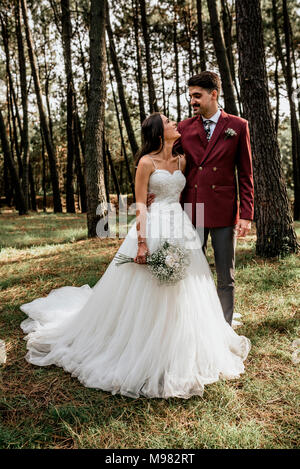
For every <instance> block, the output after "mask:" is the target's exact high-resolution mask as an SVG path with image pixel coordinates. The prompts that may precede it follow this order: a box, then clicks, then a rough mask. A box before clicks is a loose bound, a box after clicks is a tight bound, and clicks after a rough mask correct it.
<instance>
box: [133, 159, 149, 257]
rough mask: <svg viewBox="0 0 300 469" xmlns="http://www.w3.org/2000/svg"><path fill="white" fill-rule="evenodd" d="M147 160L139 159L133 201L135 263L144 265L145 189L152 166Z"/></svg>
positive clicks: (146, 252) (145, 246)
mask: <svg viewBox="0 0 300 469" xmlns="http://www.w3.org/2000/svg"><path fill="white" fill-rule="evenodd" d="M149 163H150V164H151V162H149V161H148V160H147V158H144V157H143V158H141V160H140V162H139V164H138V167H137V170H136V175H135V200H136V230H137V238H138V251H137V255H136V257H135V259H134V260H135V262H137V263H139V264H145V263H146V256H147V254H148V252H149V251H148V246H147V239H146V227H147V205H146V202H147V189H148V181H149V177H150V174H151V170H152V164H151V166H150V164H149Z"/></svg>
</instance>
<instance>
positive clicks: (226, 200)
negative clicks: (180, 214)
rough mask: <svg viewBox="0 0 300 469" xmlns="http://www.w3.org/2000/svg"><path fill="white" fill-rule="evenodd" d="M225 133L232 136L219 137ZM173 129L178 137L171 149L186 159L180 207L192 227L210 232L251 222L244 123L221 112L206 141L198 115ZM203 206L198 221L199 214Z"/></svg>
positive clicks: (250, 172)
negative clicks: (230, 133) (240, 222)
mask: <svg viewBox="0 0 300 469" xmlns="http://www.w3.org/2000/svg"><path fill="white" fill-rule="evenodd" d="M227 129H233V130H234V131H235V132H236V135H235V136H232V137H227V138H225V137H226V134H225V131H226V130H227ZM178 131H179V133H180V134H181V137H180V139H179V140H177V141H176V142H175V145H174V150H175V152H183V153H184V154H185V156H186V161H187V165H186V171H185V176H186V186H185V188H184V190H183V191H182V193H181V197H180V203H181V205H182V207H183V208H185V209H186V211H187V212H188V213H189V215H190V217H191V219H192V222H193V225H194V226H195V227H198V226H205V227H208V228H214V227H222V226H233V225H235V224H236V223H237V222H238V220H239V218H243V219H246V220H253V214H254V209H253V206H254V203H253V202H254V187H253V170H252V157H251V147H250V136H249V128H248V121H246V120H245V119H243V118H241V117H237V116H234V115H232V114H227V113H226V112H225V111H224V110H223V109H221V115H220V117H219V120H218V122H217V124H216V126H215V129H214V132H213V134H212V136H211V138H210V140H209V142H208V140H207V138H206V133H205V129H204V126H203V122H202V118H201V116H196V117H192V118H190V119H186V120H184V121H182V122H180V123H179V124H178ZM236 170H237V178H236V175H235V171H236ZM236 179H238V184H237V180H236ZM238 192H239V201H238ZM197 203H198V204H197ZM185 204H189V205H185ZM199 204H203V205H199ZM187 208H188V209H187ZM203 208H204V221H203V216H201V215H199V214H200V213H201V210H202V209H203ZM196 210H197V211H198V214H197V215H196ZM199 210H200V212H199ZM202 213H203V210H202Z"/></svg>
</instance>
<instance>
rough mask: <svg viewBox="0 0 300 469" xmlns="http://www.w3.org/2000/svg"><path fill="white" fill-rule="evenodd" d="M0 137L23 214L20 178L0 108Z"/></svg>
mask: <svg viewBox="0 0 300 469" xmlns="http://www.w3.org/2000/svg"><path fill="white" fill-rule="evenodd" d="M0 139H1V145H2V151H3V153H4V157H5V158H6V161H7V163H8V168H9V171H10V175H11V181H12V185H13V189H14V191H15V197H16V206H17V207H18V211H19V215H25V214H26V212H27V209H26V203H25V197H24V193H23V189H22V186H21V183H20V179H19V177H18V173H17V169H16V167H15V162H14V159H13V157H12V154H11V152H10V149H9V143H8V141H7V136H6V129H5V124H4V119H3V116H2V112H1V109H0Z"/></svg>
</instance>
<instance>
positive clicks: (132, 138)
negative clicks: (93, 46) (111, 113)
mask: <svg viewBox="0 0 300 469" xmlns="http://www.w3.org/2000/svg"><path fill="white" fill-rule="evenodd" d="M108 8H109V7H108V3H107V22H106V23H107V24H106V30H107V35H108V39H109V51H110V59H111V62H112V65H113V68H114V72H115V77H116V82H117V87H118V93H119V100H120V105H121V110H122V114H123V119H124V123H125V127H126V130H127V135H128V140H129V143H130V146H131V150H132V153H133V155H135V154H136V152H137V151H138V144H137V142H136V138H135V135H134V131H133V127H132V123H131V119H130V115H129V111H128V107H127V102H126V98H125V91H124V86H123V80H122V74H121V70H120V66H119V61H118V57H117V54H116V48H115V41H114V36H113V32H112V29H111V25H110V20H109V9H108Z"/></svg>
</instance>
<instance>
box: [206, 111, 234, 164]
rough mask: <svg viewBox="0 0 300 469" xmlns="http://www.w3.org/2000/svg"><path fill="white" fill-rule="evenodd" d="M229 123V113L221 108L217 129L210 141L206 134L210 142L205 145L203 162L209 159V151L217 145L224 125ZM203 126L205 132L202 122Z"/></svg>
mask: <svg viewBox="0 0 300 469" xmlns="http://www.w3.org/2000/svg"><path fill="white" fill-rule="evenodd" d="M201 120H202V119H201ZM227 123H228V114H227V113H226V112H225V111H223V109H221V114H220V117H219V119H218V122H217V125H216V127H215V130H214V132H213V134H212V136H211V139H210V140H209V142H208V141H207V138H206V134H205V139H206V142H208V143H207V145H206V147H205V152H204V155H203V158H202V160H201V164H202V163H203V162H204V161H205V160H206V159H207V157H208V155H209V153H210V152H211V150H212V149H213V147H214V146H215V144H216V142H217V140H218V138H219V136H220V135H221V133H222V130H223V129H224V127H225V125H226V124H227ZM202 127H203V131H204V133H205V130H204V126H203V123H202Z"/></svg>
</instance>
